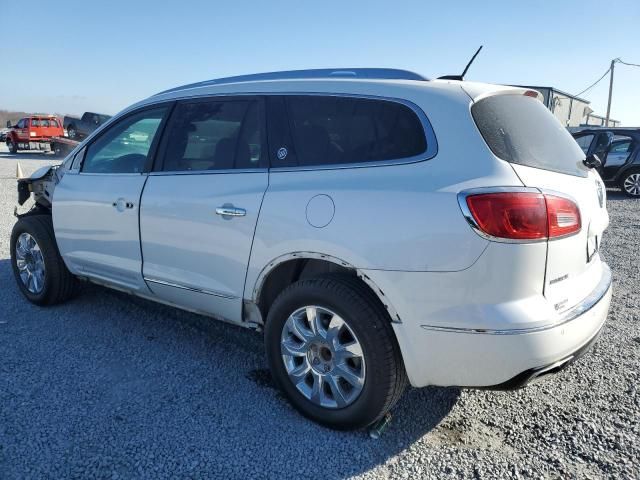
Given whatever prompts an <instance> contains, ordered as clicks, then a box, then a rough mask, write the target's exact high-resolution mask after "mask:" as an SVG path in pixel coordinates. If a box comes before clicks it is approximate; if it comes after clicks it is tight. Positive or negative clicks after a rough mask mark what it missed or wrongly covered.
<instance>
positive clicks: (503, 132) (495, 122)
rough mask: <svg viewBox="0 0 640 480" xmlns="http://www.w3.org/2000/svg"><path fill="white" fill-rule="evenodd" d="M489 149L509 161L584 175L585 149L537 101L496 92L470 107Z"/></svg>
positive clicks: (523, 96) (585, 174) (569, 173)
mask: <svg viewBox="0 0 640 480" xmlns="http://www.w3.org/2000/svg"><path fill="white" fill-rule="evenodd" d="M471 114H472V115H473V119H474V121H475V123H476V125H477V126H478V129H479V130H480V133H481V134H482V136H483V137H484V140H485V142H486V143H487V145H488V146H489V148H490V149H491V151H492V152H493V153H494V154H495V155H496V156H497V157H499V158H501V159H503V160H506V161H507V162H510V163H516V164H519V165H525V166H527V167H534V168H541V169H544V170H551V171H554V172H559V173H564V174H568V175H575V176H581V177H586V176H587V173H586V172H587V170H586V167H584V166H583V165H582V160H583V159H584V156H585V155H584V152H583V151H582V150H581V149H580V147H579V146H578V144H577V143H576V142H575V141H574V139H573V137H572V136H571V135H570V134H569V132H568V131H567V130H566V129H565V128H564V127H563V126H562V125H561V124H560V122H558V120H557V119H556V118H555V117H554V116H553V114H552V113H551V112H550V111H549V110H547V108H546V107H545V106H544V105H543V104H542V102H540V101H539V100H537V99H535V98H532V97H528V96H525V95H497V96H493V97H489V98H486V99H484V100H481V101H479V102H478V103H476V104H475V105H473V107H472V108H471Z"/></svg>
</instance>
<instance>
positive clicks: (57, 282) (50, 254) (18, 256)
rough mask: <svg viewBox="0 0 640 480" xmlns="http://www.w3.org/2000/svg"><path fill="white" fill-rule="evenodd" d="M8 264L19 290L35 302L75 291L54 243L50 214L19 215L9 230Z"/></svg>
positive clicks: (74, 282)
mask: <svg viewBox="0 0 640 480" xmlns="http://www.w3.org/2000/svg"><path fill="white" fill-rule="evenodd" d="M11 266H12V267H13V273H14V276H15V278H16V282H17V283H18V287H19V288H20V291H21V292H22V294H23V295H24V296H25V297H26V298H27V299H28V300H29V301H30V302H32V303H35V304H37V305H53V304H56V303H61V302H64V301H65V300H68V299H69V298H71V297H72V296H73V294H74V293H75V291H76V285H77V280H76V279H75V277H74V276H73V275H72V274H71V273H70V272H69V270H67V267H66V266H65V264H64V262H63V260H62V257H60V253H59V252H58V246H57V245H56V241H55V237H54V233H53V224H52V223H51V217H50V216H49V215H31V216H28V217H22V218H20V219H19V220H18V222H17V223H16V224H15V225H14V227H13V231H12V232H11Z"/></svg>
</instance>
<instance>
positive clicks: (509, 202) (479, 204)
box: [466, 192, 581, 241]
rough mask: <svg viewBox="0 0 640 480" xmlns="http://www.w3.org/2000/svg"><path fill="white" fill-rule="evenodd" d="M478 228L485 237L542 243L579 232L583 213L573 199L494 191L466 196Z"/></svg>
mask: <svg viewBox="0 0 640 480" xmlns="http://www.w3.org/2000/svg"><path fill="white" fill-rule="evenodd" d="M466 205H467V207H468V209H469V213H470V214H471V216H472V217H473V220H474V222H475V226H476V227H477V228H478V229H479V230H481V231H482V232H484V233H485V234H486V235H489V236H491V237H496V238H502V239H507V240H513V241H526V240H542V239H546V238H557V237H562V236H565V235H570V234H572V233H576V232H578V231H580V228H581V222H580V211H579V209H578V206H577V205H576V204H575V203H574V202H573V201H571V200H569V199H567V198H563V197H558V196H555V195H549V194H542V193H535V192H491V193H479V194H471V195H468V196H466Z"/></svg>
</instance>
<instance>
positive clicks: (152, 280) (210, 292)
mask: <svg viewBox="0 0 640 480" xmlns="http://www.w3.org/2000/svg"><path fill="white" fill-rule="evenodd" d="M144 281H145V282H149V283H157V284H158V285H165V286H167V287H174V288H179V289H181V290H188V291H190V292H195V293H204V294H205V295H211V296H213V297H220V298H226V299H229V300H235V299H237V298H239V297H236V296H234V295H228V294H226V293H221V292H216V291H213V290H203V289H201V288H194V287H188V286H186V285H179V284H177V283H171V282H166V281H164V280H159V279H157V278H150V277H144Z"/></svg>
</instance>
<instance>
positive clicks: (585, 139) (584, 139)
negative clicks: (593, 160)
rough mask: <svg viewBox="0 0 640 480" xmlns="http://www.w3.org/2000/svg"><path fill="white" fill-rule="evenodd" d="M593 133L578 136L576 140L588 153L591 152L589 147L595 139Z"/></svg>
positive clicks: (585, 152)
mask: <svg viewBox="0 0 640 480" xmlns="http://www.w3.org/2000/svg"><path fill="white" fill-rule="evenodd" d="M593 137H594V135H593V134H589V135H583V136H581V137H578V138H576V142H578V145H580V148H581V149H582V151H583V152H584V154H585V155H586V154H587V152H589V147H590V146H591V142H592V141H593Z"/></svg>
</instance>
